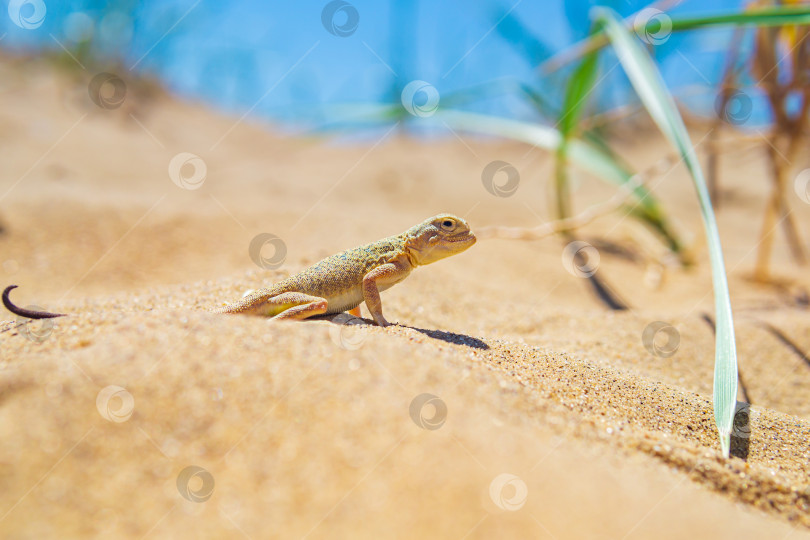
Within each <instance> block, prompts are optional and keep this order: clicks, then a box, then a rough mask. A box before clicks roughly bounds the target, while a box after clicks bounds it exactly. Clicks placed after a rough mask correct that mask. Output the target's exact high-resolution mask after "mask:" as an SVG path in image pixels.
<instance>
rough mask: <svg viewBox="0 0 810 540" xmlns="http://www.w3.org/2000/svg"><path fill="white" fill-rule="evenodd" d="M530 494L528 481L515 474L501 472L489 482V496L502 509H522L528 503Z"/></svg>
mask: <svg viewBox="0 0 810 540" xmlns="http://www.w3.org/2000/svg"><path fill="white" fill-rule="evenodd" d="M528 496H529V488H528V487H527V486H526V483H525V482H524V481H523V480H521V479H520V477H519V476H515V475H514V474H509V473H503V474H499V475H498V476H496V477H495V478H494V479H493V480H492V482H491V483H490V484H489V497H490V498H491V499H492V502H494V503H495V506H497V507H498V508H500V509H501V510H508V511H510V512H516V511H517V510H520V509H521V508H523V505H524V504H526V499H527V498H528Z"/></svg>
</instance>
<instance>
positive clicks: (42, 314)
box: [3, 285, 65, 319]
mask: <svg viewBox="0 0 810 540" xmlns="http://www.w3.org/2000/svg"><path fill="white" fill-rule="evenodd" d="M16 288H17V286H16V285H9V286H8V287H6V289H5V290H4V291H3V305H4V306H6V309H7V310H9V311H10V312H12V313H13V314H14V315H19V316H20V317H25V318H27V319H53V318H54V317H64V316H65V313H51V312H49V311H35V310H33V309H25V308H21V307H18V306H15V305H14V304H13V303H12V302H11V300H10V299H9V297H8V293H10V292H11V290H12V289H16Z"/></svg>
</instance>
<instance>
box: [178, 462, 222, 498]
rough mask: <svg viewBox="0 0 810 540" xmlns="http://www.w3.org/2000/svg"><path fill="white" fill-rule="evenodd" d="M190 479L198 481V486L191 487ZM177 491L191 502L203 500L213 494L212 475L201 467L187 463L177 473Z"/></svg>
mask: <svg viewBox="0 0 810 540" xmlns="http://www.w3.org/2000/svg"><path fill="white" fill-rule="evenodd" d="M192 481H196V482H199V484H200V486H199V488H197V489H193V488H192V486H191V483H192ZM177 491H179V492H180V495H181V496H182V497H183V498H184V499H186V500H189V501H191V502H195V503H202V502H205V501H207V500H208V499H210V498H211V496H212V495H213V494H214V475H213V474H211V473H210V472H208V471H207V470H205V469H203V468H202V467H198V466H196V465H189V466H188V467H186V468H185V469H183V470H182V471H180V474H178V475H177Z"/></svg>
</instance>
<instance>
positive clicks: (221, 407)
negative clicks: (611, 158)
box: [0, 58, 810, 539]
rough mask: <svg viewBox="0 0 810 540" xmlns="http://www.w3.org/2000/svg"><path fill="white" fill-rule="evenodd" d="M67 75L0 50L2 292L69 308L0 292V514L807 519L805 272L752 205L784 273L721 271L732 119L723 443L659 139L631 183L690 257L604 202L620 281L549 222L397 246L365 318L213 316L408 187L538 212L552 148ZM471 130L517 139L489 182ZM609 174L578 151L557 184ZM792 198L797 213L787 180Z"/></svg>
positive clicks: (687, 530) (313, 530)
mask: <svg viewBox="0 0 810 540" xmlns="http://www.w3.org/2000/svg"><path fill="white" fill-rule="evenodd" d="M71 77H73V78H71ZM86 79H89V75H87V76H86V77H85V74H79V75H75V74H74V75H72V76H70V77H68V76H67V75H64V74H59V73H55V72H54V71H53V69H52V68H51V67H49V66H48V65H46V64H43V63H37V62H30V61H29V62H20V61H19V60H14V59H8V58H6V59H2V61H0V80H2V81H4V82H3V85H2V87H0V99H2V102H3V107H2V108H0V126H2V129H1V130H0V137H2V149H3V150H2V155H3V161H4V172H5V174H4V175H3V178H2V179H0V197H2V198H0V223H2V225H3V229H4V230H3V232H2V233H1V234H0V277H1V278H2V283H3V284H6V283H15V284H17V285H19V286H20V288H19V289H18V290H15V291H13V293H12V298H13V299H15V300H16V301H17V303H18V304H20V305H28V304H37V305H39V306H42V307H46V308H47V309H51V310H57V311H60V312H64V313H69V314H70V316H69V317H65V318H60V319H55V320H54V321H53V322H54V326H53V327H52V328H50V330H47V329H46V331H45V332H44V333H45V335H46V337H45V338H44V339H42V340H41V341H36V340H31V339H28V338H26V337H25V335H22V334H21V331H22V328H13V326H14V320H15V318H14V317H13V316H11V315H10V314H8V313H6V314H5V315H3V316H0V320H2V321H3V323H2V325H0V330H6V331H3V332H2V333H0V429H1V430H2V434H3V436H2V438H0V488H2V489H0V534H2V536H4V537H8V538H29V537H36V538H44V537H60V538H65V537H86V536H108V537H115V538H150V537H154V538H177V537H181V536H194V537H201V538H224V537H227V538H234V537H240V536H244V537H247V538H275V537H284V538H287V537H308V538H326V537H354V538H366V537H368V538H372V537H373V538H381V537H382V538H410V537H416V536H423V537H430V538H465V537H469V538H490V537H493V536H495V535H499V536H502V537H521V538H523V537H538V538H650V537H653V536H655V537H659V538H684V537H700V538H704V537H717V538H788V537H789V538H791V539H796V538H810V477H808V473H809V472H810V444H808V441H809V440H810V400H808V396H810V361H808V359H807V356H806V355H807V352H808V351H810V332H808V330H807V329H808V326H809V324H808V323H810V319H809V318H808V311H807V305H806V303H804V302H803V301H802V292H803V291H806V290H810V279H809V278H808V277H807V274H806V271H805V270H804V269H802V268H800V267H798V266H797V265H795V264H794V263H793V262H792V261H791V259H790V257H789V253H788V251H787V249H786V246H785V245H784V241H783V239H782V237H781V236H780V235H781V232H780V231H776V232H775V233H774V234H776V235H777V241H776V251H775V253H774V257H773V268H774V273H775V275H776V276H778V278H779V279H780V283H781V284H782V285H781V286H779V287H777V286H767V285H761V284H756V283H753V282H752V281H750V280H749V279H748V276H749V275H750V273H751V270H752V267H753V261H754V257H755V255H756V249H755V246H756V240H757V235H758V232H759V226H760V222H761V213H762V210H763V206H764V197H765V196H766V194H767V190H768V182H767V180H766V177H765V173H766V171H767V167H766V162H765V161H764V159H763V155H764V152H762V151H761V149H758V147H757V146H752V145H751V144H750V143H742V142H741V143H740V144H739V145H738V146H734V145H733V144H731V145H728V146H729V150H728V151H727V153H726V154H725V155H724V158H723V161H722V164H721V165H722V172H723V176H722V180H723V189H724V201H725V204H724V205H723V208H722V211H721V212H720V213H719V215H718V221H719V224H720V230H721V236H722V240H723V244H724V248H725V251H726V261H727V265H728V267H729V275H730V286H731V291H732V296H733V306H734V309H735V314H736V316H737V319H736V329H737V337H738V347H739V353H740V358H739V361H740V370H741V373H742V377H743V381H744V383H745V384H744V386H745V391H746V393H747V398H748V400H750V402H751V407H750V413H749V415H748V416H749V418H750V424H749V425H748V426H747V427H742V428H741V429H740V431H738V434H737V435H738V436H737V437H735V441H734V451H733V453H734V456H733V457H732V458H731V459H729V460H724V459H722V457H721V455H720V449H719V443H718V440H717V437H716V434H715V430H714V422H713V418H712V409H711V380H712V370H713V354H714V353H713V350H714V342H713V334H712V328H711V327H710V325H709V324H707V322H706V321H705V320H704V318H703V316H704V315H705V314H709V315H710V314H711V313H712V311H713V309H712V296H711V281H710V273H709V267H708V261H707V255H706V252H705V247H704V243H702V242H701V234H702V231H701V224H700V221H699V214H698V209H697V206H696V203H695V200H694V195H693V189H692V186H691V184H690V182H689V180H688V177H687V176H686V172H685V171H684V170H683V169H682V168H680V167H675V168H674V169H672V170H671V171H670V172H668V173H666V174H665V175H662V176H661V177H660V178H659V179H657V180H656V181H655V185H654V187H653V190H654V192H655V193H656V195H657V196H658V197H659V198H660V199H661V201H662V202H663V204H664V205H665V208H666V209H667V211H668V212H669V213H670V214H671V215H672V217H673V220H674V222H675V224H676V227H677V229H678V230H679V231H680V232H681V233H682V234H683V236H684V238H685V239H687V240H688V241H689V242H690V244H691V245H692V246H694V251H695V259H696V261H697V263H696V265H695V266H694V267H693V268H690V269H682V268H680V267H678V266H677V265H672V264H666V259H665V257H664V251H663V249H662V248H661V246H660V244H658V243H657V242H656V241H655V239H654V238H653V237H652V236H651V235H650V233H649V232H648V231H646V230H645V229H644V228H643V227H641V226H640V225H639V224H638V223H636V222H634V221H632V220H631V219H629V218H623V216H622V215H621V214H620V213H612V214H608V215H606V216H603V217H601V218H599V219H598V220H597V221H595V222H594V223H592V224H591V225H589V226H587V227H585V228H584V229H583V230H582V231H581V233H580V235H581V237H582V238H583V239H585V240H587V241H589V242H591V243H593V244H594V245H596V246H600V248H599V252H600V264H599V275H600V276H601V277H603V278H604V279H605V280H606V282H607V283H608V285H609V286H610V288H611V290H613V291H614V292H615V293H616V294H618V295H619V296H621V297H622V298H623V299H624V300H625V301H626V302H628V303H629V304H630V306H631V308H632V309H630V310H627V311H623V312H611V311H609V310H607V309H606V308H605V307H604V305H603V304H601V303H600V302H599V301H598V300H597V299H596V297H595V296H594V295H593V294H592V292H591V289H590V287H589V285H588V283H587V280H586V279H583V278H578V277H575V276H574V275H572V274H570V273H569V272H567V271H566V269H565V268H564V265H563V264H562V260H561V258H562V253H563V247H564V243H563V242H562V241H561V240H560V239H559V238H556V237H549V238H545V239H542V240H537V241H530V242H522V241H505V240H497V239H482V240H481V241H480V242H479V243H478V244H477V245H476V246H474V247H473V248H472V249H470V250H469V251H467V252H465V253H464V254H462V255H459V256H457V257H453V258H450V259H447V260H445V261H441V262H439V263H436V264H435V265H431V266H428V267H425V268H420V269H418V270H417V271H416V272H414V273H413V274H412V275H411V276H410V277H409V278H408V280H406V281H405V282H403V283H402V284H400V285H398V286H396V287H394V288H393V289H391V290H390V291H387V292H385V293H383V307H384V310H385V314H386V317H387V318H388V319H389V320H390V321H392V322H394V321H397V322H398V323H399V326H395V327H391V328H386V329H381V328H378V327H376V326H372V325H371V324H362V325H360V324H358V325H350V326H346V325H340V324H337V323H336V322H333V321H330V320H328V319H326V320H317V321H308V322H303V323H288V324H278V323H271V322H269V321H267V320H263V319H260V318H252V317H225V316H216V315H211V314H208V313H206V311H205V310H206V309H207V308H211V307H215V306H218V305H221V304H222V303H223V302H227V301H233V300H235V299H238V298H239V297H240V296H241V295H242V294H243V293H244V292H245V291H247V290H249V289H253V288H257V287H260V286H263V285H265V284H268V283H271V282H273V281H275V280H277V279H279V278H281V277H283V276H286V275H288V274H290V273H292V272H295V271H297V270H299V269H301V268H303V267H305V266H306V265H307V264H310V263H312V262H314V261H316V260H318V259H320V258H321V257H323V256H326V255H329V254H331V253H333V252H335V251H337V250H340V249H345V248H347V247H351V246H354V245H357V244H360V243H363V242H367V241H372V240H376V239H378V238H380V237H383V236H387V235H389V234H393V233H397V232H400V231H402V230H404V229H406V228H407V227H409V226H411V225H413V224H414V223H416V222H418V221H421V220H422V219H424V218H426V217H428V216H430V215H433V214H435V213H438V212H442V211H444V212H454V213H457V214H459V215H462V216H464V217H465V218H466V219H467V220H468V221H469V222H470V223H471V225H472V226H473V228H474V229H480V228H483V227H487V226H494V225H511V226H526V227H534V226H537V225H539V224H541V223H544V222H546V221H547V220H549V219H551V216H552V214H551V212H550V210H549V208H550V204H549V202H548V194H549V192H548V182H547V180H548V178H550V174H551V171H552V162H551V160H550V158H549V156H548V155H546V154H544V153H543V152H541V151H539V150H533V151H532V150H530V149H529V148H528V147H526V146H523V145H517V144H511V143H504V142H497V141H489V140H481V139H475V138H470V137H467V136H465V135H463V134H460V135H461V139H459V138H456V137H454V136H451V137H449V138H447V139H444V140H433V141H419V140H415V139H412V138H409V137H407V136H405V135H404V134H402V133H401V132H399V131H394V132H390V133H387V134H386V132H385V130H383V131H380V132H379V133H376V134H373V135H372V136H370V137H369V139H368V140H367V141H354V142H351V143H348V142H335V141H330V140H326V139H321V138H315V137H311V136H306V137H293V136H290V135H282V134H281V131H280V130H279V129H278V128H274V127H272V126H266V125H259V124H255V123H251V122H247V121H242V122H240V121H239V118H238V117H233V116H228V115H225V114H222V113H217V112H215V111H211V110H208V109H206V108H205V107H204V106H202V105H200V104H194V103H187V102H181V101H179V100H178V99H176V98H173V97H171V96H168V95H166V94H164V93H160V92H158V93H154V92H152V93H150V94H148V95H147V94H146V91H145V90H144V89H143V88H141V86H140V85H139V84H137V83H135V82H131V84H129V87H128V90H129V94H128V97H127V102H126V103H125V105H124V106H123V107H121V108H119V109H116V110H111V111H104V110H100V109H98V108H96V107H95V106H94V105H93V104H92V103H91V102H90V100H89V99H87V94H86V90H85V89H86V86H83V85H84V84H86ZM704 135H705V132H702V131H700V130H699V129H697V128H696V131H695V132H694V133H693V136H694V138H695V140H698V141H699V140H702V137H703V136H704ZM733 136H734V134H732V133H726V134H724V137H726V138H729V139H730V138H732V137H733ZM615 142H616V144H617V147H618V148H620V149H621V151H622V152H623V154H624V155H626V156H627V157H628V159H630V161H632V162H633V163H634V164H635V165H637V166H639V167H645V166H647V165H650V164H652V163H654V162H655V161H656V160H658V159H659V158H660V157H662V156H665V155H667V154H668V152H669V151H668V149H667V147H666V146H665V144H664V143H663V141H661V140H660V138H659V137H657V136H655V135H654V132H652V131H648V130H646V129H645V128H641V127H636V128H632V127H628V128H626V133H623V134H620V135H617V136H616V141H615ZM180 152H192V153H195V154H196V155H198V156H200V157H201V158H202V159H203V160H204V162H205V164H206V168H207V174H206V178H205V181H204V183H203V185H202V186H201V187H200V188H199V189H196V190H192V191H189V190H183V189H180V188H179V187H177V186H176V185H175V184H174V183H172V181H171V179H170V178H169V175H168V173H167V170H168V164H169V162H170V160H171V159H172V158H173V157H174V156H175V155H177V154H178V153H180ZM495 159H500V160H504V161H508V162H510V163H512V164H514V165H515V166H516V167H517V168H518V170H519V171H520V174H521V183H520V187H519V190H518V192H517V193H516V194H515V195H514V196H513V197H506V198H498V197H494V196H492V195H490V194H489V193H488V192H487V191H486V190H485V189H484V188H483V186H482V184H481V170H482V168H483V167H484V166H485V165H486V164H487V163H489V162H490V161H492V160H495ZM807 166H808V164H807V163H797V164H795V167H796V168H797V170H800V169H801V168H802V167H807ZM610 193H611V191H610V190H609V189H608V188H605V187H604V186H603V185H602V184H600V183H599V182H598V181H596V180H594V179H592V178H589V177H587V176H585V175H580V176H577V190H576V193H575V201H576V206H577V209H578V210H583V209H585V208H587V207H588V206H589V205H591V204H594V203H595V202H598V201H600V200H603V199H604V198H605V197H606V196H609V195H610ZM791 204H792V206H793V208H794V212H795V213H794V216H795V218H796V220H797V223H798V224H799V225H800V227H801V228H802V233H803V234H804V235H805V243H806V241H807V239H808V238H807V234H808V232H807V224H808V223H810V208H808V205H806V204H804V203H802V201H800V200H799V199H798V198H796V197H795V196H793V194H791ZM259 233H272V234H275V235H277V236H278V237H280V238H282V239H283V241H284V243H285V245H286V248H287V253H286V257H285V258H284V260H283V264H281V265H280V266H278V267H277V268H273V269H261V268H258V267H257V266H256V265H255V264H254V263H253V262H252V260H251V258H250V256H249V254H248V246H249V244H250V241H251V239H252V238H253V237H254V236H256V235H257V234H259ZM605 242H612V243H614V244H618V245H620V246H623V247H625V248H627V249H629V250H631V252H632V253H633V254H635V256H634V257H633V258H632V259H631V258H628V257H626V256H622V255H621V254H617V253H614V250H611V249H609V247H610V246H608V245H607V244H605ZM660 261H664V263H665V264H663V265H662V264H660ZM363 309H364V316H365V317H366V318H367V317H368V312H367V311H366V310H365V308H363ZM655 321H664V322H666V323H668V324H670V325H672V326H673V327H674V328H675V329H677V332H678V335H679V346H678V348H677V351H675V352H674V354H672V355H671V356H666V355H663V356H661V355H659V356H656V355H654V354H651V353H650V352H649V351H648V350H647V349H646V348H645V346H644V343H643V341H642V333H643V331H644V329H645V327H647V326H648V325H649V324H650V323H652V322H655ZM366 322H370V321H368V319H366ZM37 327H38V326H37ZM659 345H660V343H659ZM110 387H113V388H112V389H111V388H110ZM424 394H430V396H433V397H430V396H428V397H420V396H423V395H424ZM744 397H745V396H743V393H742V390H741V393H740V399H741V400H742V399H744ZM420 399H421V400H422V401H421V402H424V407H422V408H421V409H420V408H419V407H418V403H421V402H420V401H419V400H420ZM415 400H416V402H417V405H414V401H415ZM414 407H415V410H416V411H417V412H416V414H412V411H411V409H412V408H414ZM420 411H421V415H420V414H419V412H420ZM445 411H446V413H445ZM436 414H438V417H436V418H434V415H436ZM188 467H199V468H200V469H187V468H188ZM184 471H185V472H184ZM195 473H196V474H195ZM503 475H509V476H503ZM178 478H179V479H180V480H181V481H180V484H181V487H185V489H186V491H185V492H184V495H185V497H184V496H183V495H182V494H181V493H180V489H179V488H178ZM189 489H190V491H189ZM195 494H196V495H195ZM195 497H196V498H198V499H200V500H199V501H198V502H195V501H193V500H189V499H194V498H195Z"/></svg>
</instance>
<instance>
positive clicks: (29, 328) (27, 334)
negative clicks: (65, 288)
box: [16, 305, 55, 343]
mask: <svg viewBox="0 0 810 540" xmlns="http://www.w3.org/2000/svg"><path fill="white" fill-rule="evenodd" d="M25 309H29V310H31V311H45V309H44V308H42V307H40V306H35V305H30V306H25ZM54 324H55V322H54V320H53V319H29V318H28V317H23V316H20V315H18V316H17V321H16V325H17V328H19V330H18V333H19V334H20V335H21V336H22V337H24V338H25V339H27V340H29V341H33V342H34V343H42V342H43V341H45V340H46V339H48V338H49V337H51V334H53V327H54Z"/></svg>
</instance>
